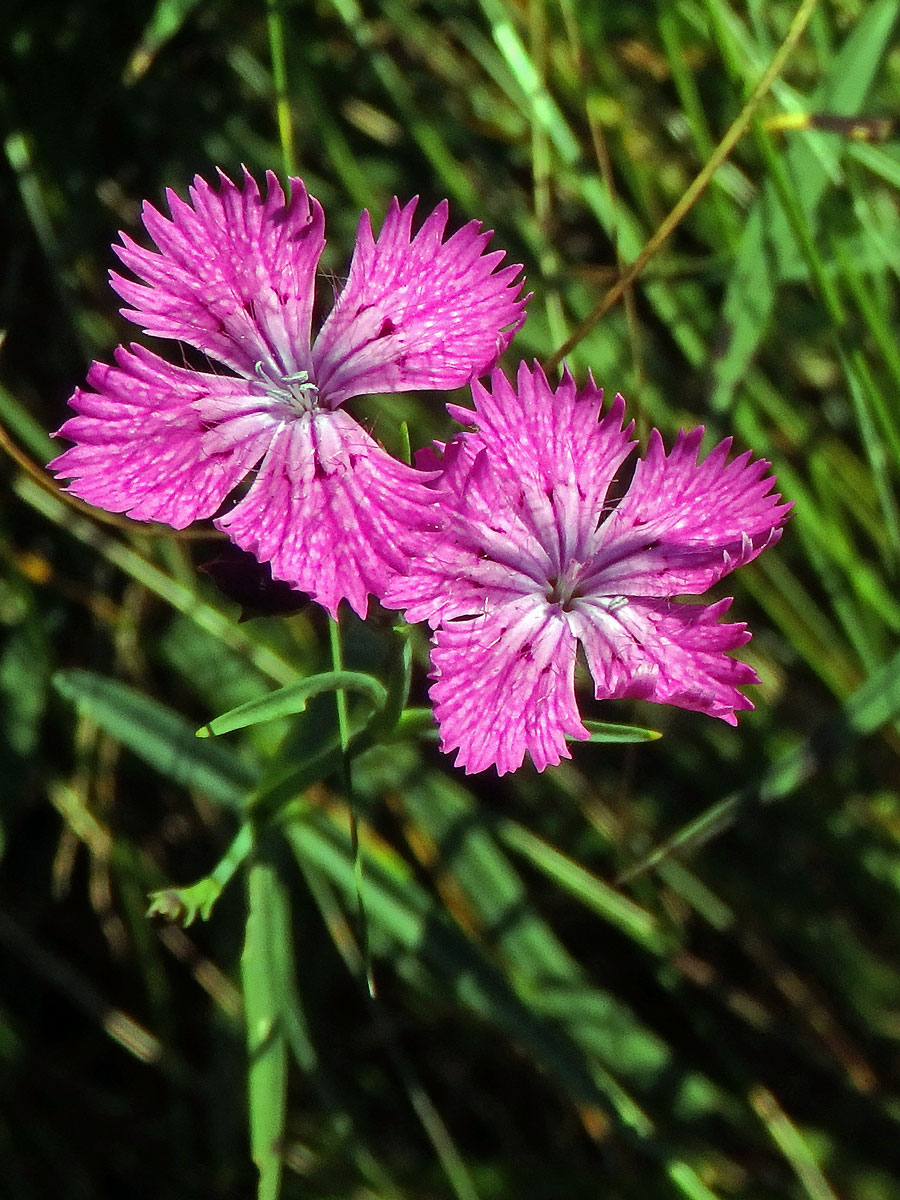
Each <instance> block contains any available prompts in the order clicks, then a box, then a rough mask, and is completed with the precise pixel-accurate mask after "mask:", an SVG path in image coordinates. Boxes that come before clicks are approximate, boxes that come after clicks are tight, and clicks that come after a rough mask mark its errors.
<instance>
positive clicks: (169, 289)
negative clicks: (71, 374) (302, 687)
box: [51, 171, 525, 616]
mask: <svg viewBox="0 0 900 1200" xmlns="http://www.w3.org/2000/svg"><path fill="white" fill-rule="evenodd" d="M266 182H267V188H266V192H265V194H264V195H263V194H261V192H260V189H259V187H258V186H257V184H256V182H255V181H254V180H253V178H252V177H251V176H250V175H249V174H248V173H247V172H246V171H245V173H244V178H243V181H242V186H239V185H237V184H235V183H233V182H232V181H231V180H230V179H228V178H227V177H226V176H225V175H222V174H221V173H220V176H219V187H218V190H217V189H215V188H213V187H212V186H210V184H209V183H207V182H206V181H205V180H203V179H201V178H199V177H198V178H196V179H195V180H194V185H193V187H192V188H191V189H190V200H189V202H188V201H185V200H182V199H181V198H180V197H178V196H177V195H175V194H174V193H173V192H168V193H167V199H168V203H169V210H170V213H171V217H165V216H163V215H162V214H161V213H160V212H158V211H157V210H156V209H155V208H153V207H152V205H150V204H145V206H144V210H143V222H144V225H145V227H146V229H147V232H148V233H149V234H150V236H151V237H152V238H153V241H154V242H155V244H156V247H157V250H156V251H153V250H145V249H142V248H141V247H140V246H138V245H137V244H136V243H135V242H134V241H132V239H131V238H129V237H128V236H127V235H125V234H123V235H122V246H121V247H117V248H116V252H117V254H118V255H119V257H120V259H121V260H122V262H123V263H124V264H125V266H126V267H128V269H129V270H130V271H131V272H132V273H133V274H134V275H135V276H136V278H137V282H136V281H135V280H132V279H126V278H124V277H123V276H121V275H118V274H116V273H113V274H112V276H111V278H112V283H113V286H114V287H115V289H116V290H117V291H118V292H119V294H120V295H121V296H122V297H123V299H124V300H125V301H126V303H127V304H128V305H129V306H130V307H128V308H126V309H123V310H122V311H123V313H124V314H125V315H126V316H128V317H129V318H131V319H132V320H133V321H135V322H136V323H138V324H139V325H141V326H142V327H143V329H144V331H145V332H146V333H149V334H155V335H156V336H158V337H163V338H172V339H175V340H176V341H179V342H182V343H185V344H186V345H188V346H191V347H193V348H194V349H195V350H198V351H200V352H201V353H202V354H204V355H206V356H207V357H208V358H209V359H210V360H212V361H214V362H215V363H220V364H223V365H224V366H225V367H227V368H228V369H229V372H230V373H228V374H226V373H223V372H221V371H217V370H210V371H200V370H190V369H187V368H185V367H176V366H173V365H172V364H171V363H169V362H167V361H166V360H165V359H163V358H160V357H158V356H157V355H155V354H153V353H151V352H150V351H149V350H146V349H144V348H142V347H140V346H131V347H130V348H125V347H120V348H119V350H118V351H117V352H116V356H115V358H116V362H115V365H114V366H109V365H105V364H102V363H95V364H94V365H93V367H92V368H91V371H90V373H89V375H88V385H89V389H90V390H87V389H79V390H77V391H76V392H75V394H74V396H73V397H72V399H71V401H70V404H71V406H72V408H74V410H75V413H76V415H75V416H74V417H72V418H71V419H70V420H68V421H67V422H66V423H65V424H64V425H63V427H62V429H61V430H60V431H59V432H60V434H62V435H63V436H65V437H67V438H69V439H70V440H71V441H72V442H74V443H75V444H74V445H73V446H72V447H71V448H70V449H69V450H67V451H65V453H63V454H61V455H60V456H59V457H58V458H57V459H55V461H54V462H53V463H52V464H51V466H52V467H53V469H54V470H55V471H56V473H57V475H59V476H60V477H61V478H66V479H70V480H71V481H72V482H71V484H70V485H69V491H71V492H73V493H74V494H75V495H76V496H80V497H81V498H82V499H84V500H87V501H89V502H90V503H91V504H96V505H97V506H99V507H101V508H106V509H109V510H111V511H113V512H123V513H127V514H128V515H129V516H131V517H134V518H136V519H137V520H141V521H165V522H167V523H168V524H170V525H173V526H174V527H175V528H176V529H183V528H184V527H185V526H186V525H188V524H190V523H191V522H192V521H195V520H197V519H198V518H202V517H210V516H213V514H215V513H216V512H218V511H219V509H220V508H221V507H222V504H223V503H224V501H225V500H226V498H227V496H228V494H229V493H230V492H231V491H232V490H233V489H234V488H235V487H236V486H237V485H238V484H239V483H240V482H241V481H242V480H243V479H244V478H245V477H246V476H247V475H248V474H249V473H250V472H253V471H254V470H255V475H254V476H253V478H252V481H251V482H250V484H249V486H248V488H247V490H246V492H245V493H244V495H243V496H242V497H241V498H240V499H239V500H238V501H237V503H236V504H235V505H234V506H233V507H232V508H231V509H230V510H229V511H227V512H226V513H224V514H223V515H221V516H219V517H218V519H217V520H216V522H215V523H216V525H217V526H218V527H219V528H220V529H222V530H224V531H225V532H226V533H227V534H228V536H229V537H230V538H231V540H232V541H234V542H235V543H236V544H237V545H238V546H240V547H242V548H243V549H245V550H249V551H251V552H252V553H253V554H255V555H256V557H257V558H258V559H259V560H260V561H261V562H268V563H269V564H270V566H271V570H272V574H273V576H275V577H276V578H278V579H283V580H286V581H287V582H288V583H290V584H291V585H292V586H294V587H296V588H298V589H300V590H302V591H304V592H308V593H309V594H310V595H311V596H312V597H313V598H314V599H316V600H317V601H318V602H319V603H320V604H322V605H323V606H324V607H325V608H326V609H327V610H328V611H329V612H330V613H331V614H332V616H333V615H335V613H336V611H337V607H338V605H339V603H340V601H341V600H342V599H346V600H347V601H348V602H349V604H350V605H351V607H352V608H353V609H354V610H355V611H356V612H357V613H359V615H360V616H365V613H366V608H367V603H368V595H369V593H374V594H375V595H378V596H380V595H381V593H382V592H383V590H384V588H385V587H386V585H387V582H388V580H389V579H390V578H391V576H392V575H393V574H395V573H396V572H398V571H403V570H404V569H405V567H406V563H407V558H408V548H409V542H410V537H411V531H413V530H416V529H418V528H420V527H422V526H423V525H425V526H427V525H429V524H430V523H433V517H432V509H433V507H434V505H435V502H436V493H435V492H434V490H433V489H432V488H429V487H427V486H426V484H427V482H428V478H429V477H428V476H425V475H423V473H422V472H420V471H416V470H414V469H412V468H410V467H408V466H406V465H405V464H404V463H401V462H398V461H396V460H395V459H393V458H391V456H390V455H389V454H387V452H386V451H385V450H384V449H382V447H381V446H379V445H378V443H377V442H376V441H375V440H374V439H373V438H372V437H371V436H370V435H369V434H368V433H367V432H366V430H365V429H363V427H362V426H361V425H359V424H358V423H357V422H356V421H355V420H354V419H353V417H351V416H350V415H349V414H348V413H347V412H345V411H344V410H343V409H341V407H340V406H341V405H342V404H343V403H344V401H345V400H348V399H350V398H351V397H353V396H360V395H363V394H370V393H383V392H400V391H409V390H411V389H426V388H427V389H445V388H455V387H459V386H460V385H462V384H465V383H468V382H469V381H470V380H472V379H474V378H475V377H476V376H478V375H480V374H483V373H484V372H485V371H487V370H488V369H489V368H490V367H491V366H492V364H493V363H494V362H495V361H496V359H497V356H498V355H499V354H500V353H501V352H502V351H503V350H504V349H505V347H506V345H507V344H508V342H509V340H510V338H511V337H512V334H513V332H514V331H515V330H516V329H517V328H518V327H519V326H520V325H521V324H522V321H523V320H524V303H525V302H524V300H521V299H519V293H520V291H521V282H520V281H519V274H520V270H521V268H520V267H518V266H506V267H501V266H500V262H501V259H502V258H503V257H504V255H503V252H502V251H493V252H490V253H488V252H486V245H487V242H488V240H489V238H490V236H491V235H490V234H489V233H483V232H481V226H480V225H479V224H478V222H477V221H471V222H470V223H469V224H468V225H465V226H463V228H462V229H460V230H458V231H457V232H456V233H454V234H453V235H452V236H451V237H449V238H447V239H446V240H445V239H444V233H445V228H446V223H447V205H446V203H444V204H440V205H439V206H438V207H437V208H436V209H435V210H434V212H432V213H431V214H430V215H429V216H428V217H427V218H426V219H425V221H424V223H423V224H422V226H421V228H420V229H419V230H418V232H417V233H415V234H413V232H412V220H413V214H414V212H415V208H416V201H415V200H413V201H411V202H410V203H408V204H407V205H405V206H404V207H403V208H401V207H400V205H399V203H398V202H397V201H396V200H394V201H393V202H392V203H391V206H390V208H389V210H388V214H387V216H386V218H385V221H384V225H383V228H382V230H381V233H380V234H379V236H378V238H375V237H374V236H373V233H372V227H371V223H370V220H369V215H368V213H366V212H364V213H363V214H362V217H361V219H360V222H359V229H358V232H357V238H356V246H355V249H354V252H353V258H352V261H351V264H350V273H349V277H348V279H347V282H346V285H345V286H344V288H343V290H342V291H341V293H340V295H339V296H338V297H337V300H336V302H335V304H334V307H333V309H332V310H331V313H330V314H329V316H328V317H327V318H326V320H325V322H324V324H323V325H322V328H321V329H320V331H319V333H318V335H317V337H316V338H315V340H312V339H311V320H312V309H313V299H314V288H315V275H316V268H317V265H318V262H319V258H320V255H321V253H322V250H323V247H324V245H325V237H324V218H323V213H322V209H321V206H320V205H319V203H318V201H316V200H315V199H313V197H311V196H310V195H309V194H308V193H307V191H306V188H305V187H304V185H303V183H302V182H301V181H300V180H299V179H292V180H291V181H290V192H289V195H288V196H287V197H286V196H285V194H284V192H283V191H282V189H281V186H280V185H279V183H278V181H277V179H276V178H275V176H274V175H273V174H271V172H270V173H269V174H268V175H267V176H266Z"/></svg>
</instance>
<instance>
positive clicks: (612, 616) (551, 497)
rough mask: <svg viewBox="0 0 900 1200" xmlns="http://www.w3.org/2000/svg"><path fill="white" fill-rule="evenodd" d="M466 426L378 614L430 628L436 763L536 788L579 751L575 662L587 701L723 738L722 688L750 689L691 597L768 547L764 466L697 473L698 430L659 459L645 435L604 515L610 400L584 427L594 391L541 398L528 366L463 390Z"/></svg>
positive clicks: (775, 519)
mask: <svg viewBox="0 0 900 1200" xmlns="http://www.w3.org/2000/svg"><path fill="white" fill-rule="evenodd" d="M473 394H474V400H475V410H474V412H473V411H471V410H469V409H466V408H460V407H457V406H454V407H452V408H451V413H452V415H453V416H454V417H455V418H456V419H457V420H459V421H460V422H462V423H464V424H467V425H472V426H474V427H475V428H474V432H464V433H460V434H458V435H457V436H456V437H455V438H454V439H453V441H451V442H450V443H449V444H448V445H447V447H446V448H445V450H444V455H443V458H444V474H443V478H442V479H441V481H440V484H439V485H438V490H439V493H440V495H441V500H442V505H441V508H442V513H443V522H442V526H441V528H439V529H436V530H433V531H431V532H428V533H423V534H422V535H421V538H420V546H419V553H418V555H417V556H416V557H415V558H414V560H413V562H412V564H411V566H410V568H409V572H408V574H407V575H406V576H405V577H403V578H400V577H398V578H396V579H394V580H393V581H392V583H391V585H390V587H389V589H388V593H387V596H386V597H385V603H386V604H389V605H390V606H391V607H394V608H402V609H405V610H406V617H407V619H408V620H410V621H419V620H427V621H429V622H430V623H431V625H432V626H433V627H434V628H435V630H436V632H435V634H434V639H433V646H432V656H431V657H432V667H433V670H432V678H433V679H434V680H435V682H434V684H433V686H432V688H431V698H432V700H433V702H434V706H435V716H436V719H437V721H438V724H439V726H440V732H441V747H442V749H443V750H445V751H448V752H449V751H452V750H458V754H457V758H456V763H457V765H459V766H462V767H464V768H465V769H466V771H468V772H473V771H482V770H484V769H485V768H487V767H489V766H491V765H493V766H495V767H496V769H497V772H498V774H501V775H502V774H504V773H505V772H507V771H513V770H515V769H516V768H517V767H519V766H520V765H521V763H522V761H523V759H524V757H525V754H526V753H528V754H529V755H530V756H531V758H532V760H533V762H534V764H535V766H536V767H537V768H538V770H543V768H544V767H546V766H548V765H552V764H555V763H558V762H559V761H560V759H561V758H568V757H569V751H568V749H567V746H566V738H567V737H568V738H575V739H585V738H587V737H589V736H590V735H589V733H588V730H587V729H586V728H585V726H584V725H583V723H582V721H581V717H580V716H579V712H578V707H577V704H576V702H575V662H576V654H577V650H578V645H579V643H580V645H581V646H582V647H583V650H584V655H585V658H586V660H587V665H588V667H589V668H590V671H591V674H592V676H593V679H594V694H595V696H596V697H597V698H598V699H603V698H609V697H621V696H632V697H640V698H641V699H644V700H655V701H659V702H661V703H665V704H674V705H679V706H680V707H682V708H688V709H695V710H697V711H699V712H704V713H708V714H710V715H711V716H714V717H721V718H722V719H723V720H725V721H728V722H729V723H730V724H736V717H735V712H736V711H738V710H740V709H744V708H752V707H753V706H752V704H751V703H750V701H749V700H748V699H747V698H746V696H744V695H743V694H742V693H741V692H739V691H738V686H740V685H744V684H748V683H755V682H758V680H757V677H756V674H755V672H754V671H753V670H752V669H751V668H750V667H749V666H747V665H746V664H745V663H742V662H739V661H738V660H736V659H734V658H732V657H730V656H729V654H728V651H730V650H733V649H735V648H737V647H738V646H742V645H744V643H745V642H747V641H748V639H749V637H750V634H749V633H748V632H747V629H746V626H745V625H743V624H723V623H721V621H720V618H721V617H722V614H723V613H724V612H725V610H726V609H727V608H728V607H729V605H730V603H731V601H730V600H720V601H719V602H718V603H715V604H711V605H708V606H703V605H699V604H696V603H694V604H691V603H679V602H678V601H677V600H676V599H674V598H675V597H676V596H684V595H699V594H700V593H702V592H705V591H706V590H707V588H709V587H710V586H711V585H712V584H714V583H716V582H717V581H718V580H719V579H721V578H722V576H723V575H727V574H728V572H730V571H733V570H734V569H735V568H736V567H739V566H740V565H741V564H742V563H746V562H749V561H750V560H751V559H753V558H755V557H756V555H757V554H759V553H760V551H762V550H763V549H764V548H765V547H766V546H769V545H771V544H772V543H773V542H775V541H777V540H778V538H779V536H780V534H781V526H782V525H783V523H784V521H785V519H786V517H787V514H788V511H789V509H790V505H789V504H781V503H779V501H780V499H781V498H780V496H778V495H777V494H773V493H772V490H771V489H772V486H773V484H774V482H775V481H774V478H773V477H772V476H771V475H769V474H768V471H769V463H767V462H764V461H762V460H759V459H757V460H753V459H752V458H751V456H750V454H749V453H744V454H741V455H739V456H738V457H736V458H735V459H734V460H733V461H732V462H730V463H729V462H728V461H727V459H728V452H729V448H730V444H731V443H730V440H726V441H724V442H722V443H720V444H719V445H718V446H717V447H716V448H715V449H714V450H713V451H712V452H711V453H710V454H708V455H707V456H706V458H705V459H703V460H702V461H699V460H698V452H699V448H700V442H701V439H702V436H703V430H702V429H697V430H695V431H694V432H692V433H681V434H679V435H678V437H677V438H676V440H675V444H674V446H673V448H672V450H671V452H670V453H669V454H666V451H665V448H664V446H663V441H662V438H661V437H660V435H659V434H658V433H657V432H656V430H654V431H653V432H652V434H651V436H650V445H649V449H648V451H647V454H646V456H645V457H644V458H642V459H641V460H639V461H638V463H637V466H636V467H635V470H634V475H633V478H632V480H631V485H630V487H629V488H628V489H627V491H626V492H625V494H624V495H623V496H622V498H621V499H620V500H619V501H618V503H616V504H612V503H610V502H609V500H608V494H609V490H610V485H611V484H612V482H613V480H614V478H615V475H616V472H617V471H618V469H619V468H620V467H621V465H622V463H623V462H624V461H625V459H626V458H627V457H628V455H629V454H630V452H631V450H632V449H633V448H634V446H635V445H636V443H635V442H633V441H632V440H631V432H632V428H633V426H631V425H629V426H628V427H627V428H623V420H624V414H625V402H624V400H623V399H622V397H621V396H616V398H615V400H614V401H613V403H612V404H611V405H610V406H609V407H608V409H607V411H606V412H605V414H602V415H601V402H602V399H603V393H602V391H601V390H600V389H599V388H597V387H596V386H595V385H594V383H593V381H591V382H589V383H588V384H587V386H586V387H584V388H582V389H581V390H578V389H576V386H575V383H574V381H573V379H572V378H571V376H570V375H568V374H566V375H565V376H564V377H563V380H562V382H561V383H560V385H559V387H558V388H557V389H556V390H555V391H554V389H553V388H551V386H550V385H549V383H548V382H547V379H546V377H545V376H544V374H543V373H542V371H541V370H540V369H539V368H535V369H534V370H529V369H528V367H527V366H525V365H524V364H523V365H522V366H521V367H520V368H519V374H518V386H517V388H514V387H513V386H512V385H511V384H510V383H509V381H508V380H507V378H506V377H505V375H504V374H503V373H502V371H500V370H496V371H494V373H493V375H492V377H491V390H488V389H487V388H486V387H484V386H482V385H481V384H478V383H476V384H474V385H473Z"/></svg>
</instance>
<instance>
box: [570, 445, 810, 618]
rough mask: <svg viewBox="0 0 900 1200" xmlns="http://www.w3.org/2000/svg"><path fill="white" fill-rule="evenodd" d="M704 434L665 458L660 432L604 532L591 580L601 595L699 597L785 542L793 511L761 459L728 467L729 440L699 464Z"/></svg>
mask: <svg viewBox="0 0 900 1200" xmlns="http://www.w3.org/2000/svg"><path fill="white" fill-rule="evenodd" d="M702 437H703V430H702V428H701V429H695V430H694V431H693V432H692V433H689V434H686V433H681V434H679V435H678V437H677V439H676V441H675V445H674V446H673V447H672V451H671V453H670V454H669V455H668V456H667V455H666V452H665V448H664V446H663V442H662V438H661V437H660V436H659V434H658V433H657V431H656V430H653V431H652V433H651V435H650V445H649V447H648V450H647V454H646V456H645V457H644V458H643V459H641V461H640V462H639V463H638V464H637V467H636V468H635V472H634V478H633V480H632V483H631V486H630V488H629V489H628V492H627V493H626V495H625V496H624V497H623V498H622V500H621V502H620V504H619V505H618V507H617V508H616V510H615V511H614V512H613V513H612V515H611V516H610V517H609V519H608V520H607V521H606V522H604V524H603V525H602V526H601V527H600V529H599V531H598V535H597V540H596V546H597V549H596V552H595V554H594V557H593V560H592V562H591V569H590V573H586V574H585V576H584V580H583V582H584V587H585V588H586V589H587V590H590V589H591V587H592V585H593V583H594V581H596V582H597V583H598V584H602V588H603V591H604V592H605V593H607V594H613V593H615V592H616V591H619V590H621V591H622V592H624V593H626V594H627V595H631V596H671V595H678V594H689V593H693V594H699V593H701V592H704V591H706V589H707V588H709V587H711V586H712V585H713V584H714V583H716V582H717V581H718V580H719V579H721V578H722V576H723V575H727V574H728V573H729V572H730V571H733V570H735V568H737V567H739V566H741V565H742V564H744V563H746V562H749V561H750V560H751V559H753V558H756V556H757V555H758V554H759V553H760V552H761V551H762V550H764V549H765V548H766V546H770V545H772V544H773V543H775V542H777V541H778V539H779V538H780V537H781V526H782V525H783V524H784V522H785V520H786V519H787V515H788V513H789V512H790V509H791V505H790V504H781V503H780V500H781V497H780V496H779V495H778V494H777V493H773V491H772V488H773V487H774V485H775V479H774V477H773V476H771V475H770V474H769V473H768V472H769V463H767V462H766V461H765V460H764V459H752V458H751V457H750V454H749V452H745V453H743V454H740V455H738V456H737V457H736V458H735V459H733V460H732V461H731V462H730V463H729V462H727V458H728V451H729V449H730V448H731V441H730V439H727V440H726V441H724V442H721V443H720V444H719V445H718V446H716V447H715V449H714V450H713V451H712V452H711V453H710V454H708V455H707V456H706V458H705V459H703V460H702V461H701V462H698V461H697V455H698V452H699V449H700V442H701V439H702Z"/></svg>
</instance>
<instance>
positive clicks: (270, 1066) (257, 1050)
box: [241, 861, 288, 1200]
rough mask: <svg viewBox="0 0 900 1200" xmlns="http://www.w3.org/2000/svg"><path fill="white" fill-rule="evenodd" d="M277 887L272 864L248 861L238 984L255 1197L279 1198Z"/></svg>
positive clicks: (281, 1074) (281, 1116) (281, 1055)
mask: <svg viewBox="0 0 900 1200" xmlns="http://www.w3.org/2000/svg"><path fill="white" fill-rule="evenodd" d="M281 886H282V885H281V883H280V881H279V879H278V876H277V873H276V871H275V868H274V867H273V866H272V865H271V864H270V863H267V862H263V861H258V862H254V863H253V864H252V866H251V867H250V870H249V872H248V875H247V904H248V914H247V926H246V930H245V935H244V948H243V951H242V953H241V983H242V986H243V992H244V1015H245V1019H246V1028H247V1057H248V1066H247V1099H248V1109H249V1119H250V1152H251V1155H252V1157H253V1161H254V1163H255V1164H256V1168H257V1170H258V1171H259V1190H258V1192H257V1196H258V1200H277V1197H278V1193H279V1191H280V1188H281V1167H282V1143H283V1140H284V1127H285V1118H286V1115H287V1062H288V1057H287V1038H286V1037H285V1032H284V1028H283V1026H282V1022H281V1020H280V1013H279V1001H280V996H279V994H278V990H277V988H276V987H275V986H274V980H275V977H276V974H277V971H276V966H275V963H274V961H273V956H274V955H275V954H277V952H278V950H277V945H276V943H275V939H274V938H273V933H277V932H280V931H281V926H282V924H283V916H284V914H283V912H282V911H281V907H282V904H283V895H282V892H281Z"/></svg>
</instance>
